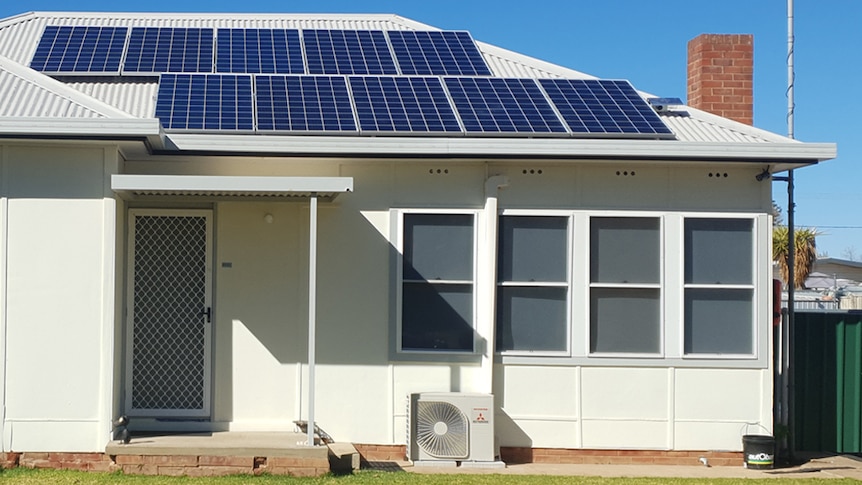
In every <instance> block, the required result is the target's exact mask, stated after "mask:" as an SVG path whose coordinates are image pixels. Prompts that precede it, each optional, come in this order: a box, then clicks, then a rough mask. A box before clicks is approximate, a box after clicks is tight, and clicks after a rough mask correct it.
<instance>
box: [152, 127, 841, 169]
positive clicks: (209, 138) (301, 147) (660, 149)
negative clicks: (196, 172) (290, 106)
mask: <svg viewBox="0 0 862 485" xmlns="http://www.w3.org/2000/svg"><path fill="white" fill-rule="evenodd" d="M167 138H168V144H169V145H170V146H171V148H170V149H169V150H168V151H173V152H175V153H176V152H195V153H224V154H234V153H243V154H261V155H262V154H267V155H273V154H276V155H278V154H280V155H285V156H298V155H302V156H325V157H330V156H355V157H390V158H391V157H404V158H412V157H434V158H439V157H444V158H460V157H464V158H543V159H549V158H550V159H626V160H676V161H705V160H714V161H723V162H728V161H736V162H757V163H760V162H765V163H770V164H776V165H777V164H789V165H793V166H801V165H810V164H813V163H817V162H822V161H825V160H829V159H832V158H835V156H836V155H837V149H836V145H835V144H834V143H799V142H793V143H757V144H754V143H717V142H710V143H702V142H680V141H671V140H630V139H622V140H621V139H606V140H595V139H591V140H584V139H571V138H567V139H561V138H519V139H511V138H491V137H488V138H466V137H465V138H444V137H424V138H417V137H362V136H272V135H260V136H248V135H207V134H179V133H174V134H169V135H167Z"/></svg>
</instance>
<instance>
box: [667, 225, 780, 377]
mask: <svg viewBox="0 0 862 485" xmlns="http://www.w3.org/2000/svg"><path fill="white" fill-rule="evenodd" d="M688 219H731V220H750V221H752V224H751V241H752V244H751V248H750V249H751V264H752V268H751V279H752V281H751V283H750V284H747V285H739V284H731V285H715V284H712V285H710V284H701V283H697V284H690V283H686V282H685V274H684V273H685V269H684V268H685V258H686V254H685V223H686V221H687V220H688ZM760 227H761V217H760V214H747V213H740V214H728V213H691V214H682V217H681V223H680V230H679V232H680V233H679V244H680V248H682V250H681V251H680V254H679V265H680V266H679V267H680V272H681V273H682V274H681V275H680V281H681V282H682V288H681V291H680V297H679V315H680V328H679V355H680V357H682V359H684V360H745V359H751V360H753V359H757V358H758V355H759V352H758V350H759V348H760V339H759V336H760V335H759V334H760V332H759V331H758V328H757V322H758V319H757V315H758V313H759V312H760V311H761V309H760V298H761V297H760V290H759V289H758V288H759V287H760V286H762V285H759V284H758V279H759V278H761V275H760V272H759V271H758V268H760V258H759V254H760V239H761V237H760V236H761V234H760ZM688 289H716V290H719V289H730V290H733V289H747V290H751V327H750V329H749V330H750V331H751V349H752V351H751V353H749V354H720V353H694V354H687V353H686V352H685V328H686V322H685V291H686V290H688ZM770 291H771V286H770Z"/></svg>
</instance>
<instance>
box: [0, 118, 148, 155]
mask: <svg viewBox="0 0 862 485" xmlns="http://www.w3.org/2000/svg"><path fill="white" fill-rule="evenodd" d="M0 138H39V139H76V140H81V139H95V140H129V139H141V140H143V141H145V142H146V143H147V144H148V145H149V147H150V149H151V150H162V149H164V148H165V135H164V132H163V131H162V126H161V124H160V123H159V120H158V119H155V118H147V119H140V118H120V119H118V118H27V117H5V118H0Z"/></svg>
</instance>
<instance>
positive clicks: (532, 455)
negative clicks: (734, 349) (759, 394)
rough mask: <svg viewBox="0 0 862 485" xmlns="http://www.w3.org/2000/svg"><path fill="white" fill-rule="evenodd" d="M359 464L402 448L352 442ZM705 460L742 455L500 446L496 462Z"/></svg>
mask: <svg viewBox="0 0 862 485" xmlns="http://www.w3.org/2000/svg"><path fill="white" fill-rule="evenodd" d="M353 446H354V447H356V450H357V451H358V452H359V454H360V456H361V458H362V461H363V462H364V463H368V462H379V461H404V460H406V454H407V447H406V446H404V445H373V444H360V443H354V444H353ZM701 458H706V459H707V461H708V463H709V464H710V466H742V462H743V456H742V452H737V451H668V450H586V449H572V448H526V447H511V446H504V447H501V448H500V459H501V460H502V461H504V462H506V463H511V464H518V463H560V464H574V465H577V464H598V465H602V464H607V465H649V464H653V465H694V466H698V465H702V462H701V461H700V459H701Z"/></svg>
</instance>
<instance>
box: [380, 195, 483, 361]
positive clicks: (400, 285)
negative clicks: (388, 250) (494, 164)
mask: <svg viewBox="0 0 862 485" xmlns="http://www.w3.org/2000/svg"><path fill="white" fill-rule="evenodd" d="M391 213H392V215H393V219H394V226H395V235H396V239H395V246H396V249H397V251H398V254H397V257H396V264H395V283H396V284H395V321H396V325H395V352H396V354H397V355H402V356H407V355H416V356H446V355H449V356H456V357H457V356H472V355H475V354H477V352H478V343H477V339H476V334H477V328H476V324H477V318H478V314H477V307H478V296H477V294H478V291H477V285H478V278H479V274H478V266H479V261H478V259H479V250H478V249H479V246H478V245H479V226H480V224H481V223H482V221H481V220H480V219H481V211H479V210H476V209H392V210H391ZM410 214H430V215H469V216H472V218H473V242H472V251H473V268H472V271H471V275H472V278H473V279H472V281H471V282H470V283H471V284H472V288H473V291H472V325H473V348H472V349H471V350H469V351H458V350H432V349H427V350H425V349H422V350H419V349H403V348H402V342H403V339H402V337H403V325H402V315H403V303H404V295H403V293H404V281H405V280H404V217H405V215H410ZM438 283H441V284H446V283H454V284H465V283H466V282H464V281H439V282H438Z"/></svg>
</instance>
